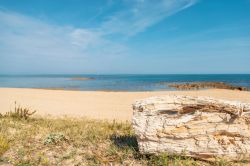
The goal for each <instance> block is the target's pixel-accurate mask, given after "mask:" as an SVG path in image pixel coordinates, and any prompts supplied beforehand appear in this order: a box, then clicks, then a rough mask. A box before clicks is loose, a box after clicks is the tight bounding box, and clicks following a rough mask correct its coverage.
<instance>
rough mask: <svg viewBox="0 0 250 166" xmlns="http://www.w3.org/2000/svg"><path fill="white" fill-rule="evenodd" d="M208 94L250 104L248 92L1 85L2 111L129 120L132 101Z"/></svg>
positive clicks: (0, 107) (0, 106) (0, 108)
mask: <svg viewBox="0 0 250 166" xmlns="http://www.w3.org/2000/svg"><path fill="white" fill-rule="evenodd" d="M169 94H171V95H173V94H175V95H190V96H208V97H214V98H219V99H227V100H238V101H242V102H249V103H250V92H249V91H237V90H220V89H211V90H196V91H157V92H104V91H65V90H44V89H22V88H0V112H2V113H3V112H6V111H9V110H10V109H11V108H13V106H14V102H15V101H16V102H17V103H18V104H20V105H21V106H24V107H28V108H30V109H35V110H37V113H36V114H38V115H42V116H44V115H51V116H64V115H66V116H70V117H87V118H94V119H107V120H113V119H115V120H122V121H126V120H128V121H130V120H131V117H132V111H133V110H132V106H131V105H132V103H133V102H135V101H136V100H138V99H143V98H147V97H151V96H162V95H169Z"/></svg>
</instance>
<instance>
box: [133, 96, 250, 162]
mask: <svg viewBox="0 0 250 166" xmlns="http://www.w3.org/2000/svg"><path fill="white" fill-rule="evenodd" d="M133 110H134V112H133V120H132V124H133V128H134V131H135V134H136V137H137V141H138V144H139V150H140V152H141V153H148V154H152V153H162V152H166V153H169V154H178V155H182V156H191V157H194V158H199V159H204V160H213V159H215V158H217V157H219V158H226V159H227V160H240V159H244V160H248V161H250V104H247V103H241V102H236V101H225V100H216V99H213V98H208V97H190V96H164V97H152V98H148V99H144V100H140V101H137V102H135V103H134V104H133Z"/></svg>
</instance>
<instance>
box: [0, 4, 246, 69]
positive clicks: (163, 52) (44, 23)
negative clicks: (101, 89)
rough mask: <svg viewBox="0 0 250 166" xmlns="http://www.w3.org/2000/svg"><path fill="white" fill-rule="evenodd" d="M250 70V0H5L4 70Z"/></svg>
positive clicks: (0, 33)
mask: <svg viewBox="0 0 250 166" xmlns="http://www.w3.org/2000/svg"><path fill="white" fill-rule="evenodd" d="M219 73H226V74H228V73H232V74H236V73H243V74H244V73H248V74H249V73H250V0H22V1H20V0H0V74H219Z"/></svg>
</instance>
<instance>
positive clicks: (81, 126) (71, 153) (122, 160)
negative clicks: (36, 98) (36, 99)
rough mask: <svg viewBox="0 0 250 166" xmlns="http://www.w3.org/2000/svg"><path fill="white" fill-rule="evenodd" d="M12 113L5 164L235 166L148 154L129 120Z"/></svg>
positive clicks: (4, 126) (7, 120)
mask: <svg viewBox="0 0 250 166" xmlns="http://www.w3.org/2000/svg"><path fill="white" fill-rule="evenodd" d="M19 108H21V107H19ZM28 112H33V111H28ZM12 115H13V114H12V113H8V114H5V115H4V116H1V118H0V155H1V157H0V164H13V165H18V166H21V165H22V166H23V165H25V166H29V165H82V164H83V163H84V165H110V164H111V163H112V164H115V165H233V164H232V163H228V162H225V161H223V160H218V161H216V162H212V163H210V162H202V161H198V160H195V159H192V158H188V157H186V158H183V157H181V156H173V155H168V154H159V155H142V154H140V153H139V151H138V145H137V141H136V138H135V135H134V133H133V130H132V126H131V124H130V123H129V122H116V121H113V122H108V121H103V120H90V119H85V118H81V119H74V118H69V117H63V118H53V117H39V116H35V117H33V116H32V117H31V116H27V117H26V118H23V115H22V114H18V113H16V114H15V116H12ZM29 115H30V114H29Z"/></svg>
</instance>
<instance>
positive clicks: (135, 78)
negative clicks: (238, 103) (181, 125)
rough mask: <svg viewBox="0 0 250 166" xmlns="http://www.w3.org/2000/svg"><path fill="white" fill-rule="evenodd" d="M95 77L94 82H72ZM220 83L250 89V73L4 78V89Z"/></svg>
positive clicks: (1, 78)
mask: <svg viewBox="0 0 250 166" xmlns="http://www.w3.org/2000/svg"><path fill="white" fill-rule="evenodd" d="M74 77H91V78H94V79H93V80H85V81H81V80H72V78H74ZM197 81H199V82H202V81H216V82H226V83H229V84H232V85H237V86H244V87H248V88H250V74H216V75H215V74H202V75H186V74H185V75H183V74H178V75H175V74H171V75H19V76H13V75H12V76H10V75H0V87H15V88H63V89H76V90H85V91H88V90H89V91H90V90H114V91H155V90H174V89H171V88H169V87H168V86H166V85H162V84H160V83H161V82H166V83H185V82H197Z"/></svg>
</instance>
